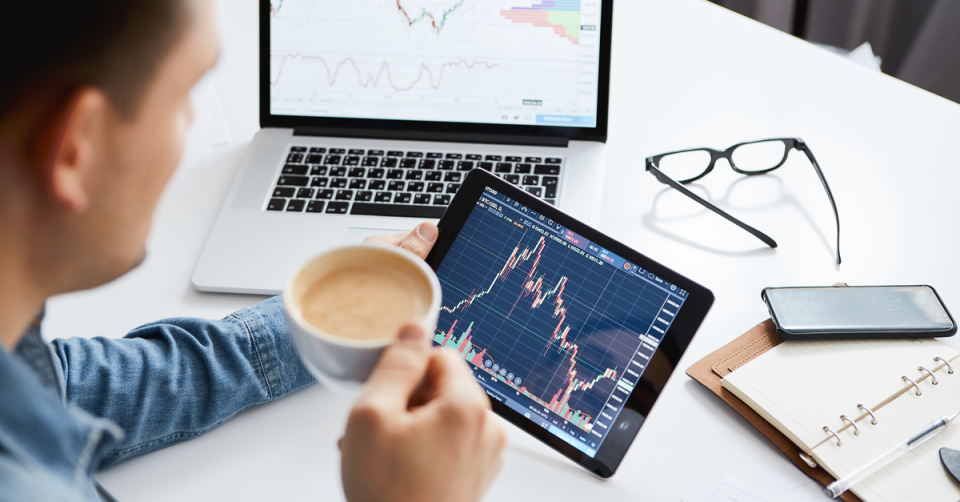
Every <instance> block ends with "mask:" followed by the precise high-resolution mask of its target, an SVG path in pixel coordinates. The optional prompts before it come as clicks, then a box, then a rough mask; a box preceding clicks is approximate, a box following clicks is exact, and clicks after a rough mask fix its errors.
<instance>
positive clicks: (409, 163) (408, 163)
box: [400, 159, 417, 169]
mask: <svg viewBox="0 0 960 502" xmlns="http://www.w3.org/2000/svg"><path fill="white" fill-rule="evenodd" d="M400 167H403V168H406V169H410V168H412V167H417V159H403V160H401V161H400Z"/></svg>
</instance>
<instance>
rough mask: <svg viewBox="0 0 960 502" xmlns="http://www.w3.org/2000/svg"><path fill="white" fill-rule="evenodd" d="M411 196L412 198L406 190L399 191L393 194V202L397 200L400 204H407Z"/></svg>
mask: <svg viewBox="0 0 960 502" xmlns="http://www.w3.org/2000/svg"><path fill="white" fill-rule="evenodd" d="M412 198H413V196H412V195H410V194H408V193H406V192H400V193H398V194H396V195H394V196H393V201H394V202H399V203H400V204H409V203H410V199H412Z"/></svg>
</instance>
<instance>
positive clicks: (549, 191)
mask: <svg viewBox="0 0 960 502" xmlns="http://www.w3.org/2000/svg"><path fill="white" fill-rule="evenodd" d="M543 198H545V199H555V198H557V185H550V186H545V187H543Z"/></svg>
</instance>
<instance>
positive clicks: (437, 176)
mask: <svg viewBox="0 0 960 502" xmlns="http://www.w3.org/2000/svg"><path fill="white" fill-rule="evenodd" d="M451 174H453V173H451ZM442 178H443V173H441V172H440V171H427V172H426V173H424V175H423V179H424V180H425V181H440V180H441V179H442Z"/></svg>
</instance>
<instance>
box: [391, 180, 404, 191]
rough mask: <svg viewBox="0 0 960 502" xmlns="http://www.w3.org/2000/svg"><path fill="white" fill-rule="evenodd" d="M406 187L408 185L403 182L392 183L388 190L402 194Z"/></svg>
mask: <svg viewBox="0 0 960 502" xmlns="http://www.w3.org/2000/svg"><path fill="white" fill-rule="evenodd" d="M405 187H406V183H404V182H403V181H391V182H390V185H389V187H388V188H387V190H391V191H394V192H402V191H403V189H404V188H405Z"/></svg>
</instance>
